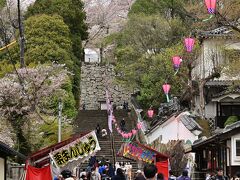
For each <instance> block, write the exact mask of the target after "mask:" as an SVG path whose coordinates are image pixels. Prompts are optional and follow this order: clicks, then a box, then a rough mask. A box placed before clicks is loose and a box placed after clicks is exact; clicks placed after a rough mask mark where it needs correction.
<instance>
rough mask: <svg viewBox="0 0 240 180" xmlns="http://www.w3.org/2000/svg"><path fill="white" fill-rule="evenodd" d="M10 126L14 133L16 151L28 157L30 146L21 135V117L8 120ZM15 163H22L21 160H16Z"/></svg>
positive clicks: (22, 122) (22, 134)
mask: <svg viewBox="0 0 240 180" xmlns="http://www.w3.org/2000/svg"><path fill="white" fill-rule="evenodd" d="M9 121H10V123H11V126H12V128H13V130H14V132H15V133H16V137H17V150H18V151H19V152H20V153H22V154H24V155H26V156H28V155H29V153H30V152H31V147H30V144H29V142H28V140H27V138H26V137H25V136H24V133H23V129H22V127H23V124H24V121H23V117H22V116H14V117H12V118H11V119H9ZM17 162H19V163H23V161H22V160H21V159H17Z"/></svg>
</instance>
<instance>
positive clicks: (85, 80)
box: [80, 63, 132, 110]
mask: <svg viewBox="0 0 240 180" xmlns="http://www.w3.org/2000/svg"><path fill="white" fill-rule="evenodd" d="M115 76H116V74H115V72H114V66H113V65H109V66H106V65H100V64H97V63H93V64H89V63H82V67H81V85H80V88H81V98H80V109H83V106H85V108H86V110H97V109H100V102H104V101H106V85H107V84H108V87H109V94H110V95H111V101H113V104H114V105H116V106H117V107H119V108H121V107H120V106H121V105H123V102H124V101H125V102H128V103H130V97H131V93H132V92H130V91H129V90H127V89H126V88H125V87H123V85H120V84H116V82H115V80H114V77H115Z"/></svg>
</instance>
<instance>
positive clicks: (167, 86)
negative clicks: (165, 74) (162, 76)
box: [163, 83, 171, 94]
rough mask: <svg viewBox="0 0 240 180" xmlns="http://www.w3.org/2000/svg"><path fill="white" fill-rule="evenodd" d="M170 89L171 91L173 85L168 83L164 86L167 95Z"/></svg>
mask: <svg viewBox="0 0 240 180" xmlns="http://www.w3.org/2000/svg"><path fill="white" fill-rule="evenodd" d="M170 89H171V85H170V84H167V83H166V84H164V85H163V91H164V93H165V94H168V93H169V91H170Z"/></svg>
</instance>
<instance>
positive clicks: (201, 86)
mask: <svg viewBox="0 0 240 180" xmlns="http://www.w3.org/2000/svg"><path fill="white" fill-rule="evenodd" d="M205 84H206V80H205V79H203V80H200V82H199V96H200V99H199V101H200V102H199V104H200V116H201V118H202V119H204V117H205V111H204V110H205V98H204V86H205Z"/></svg>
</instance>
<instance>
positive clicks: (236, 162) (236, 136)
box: [231, 133, 240, 166]
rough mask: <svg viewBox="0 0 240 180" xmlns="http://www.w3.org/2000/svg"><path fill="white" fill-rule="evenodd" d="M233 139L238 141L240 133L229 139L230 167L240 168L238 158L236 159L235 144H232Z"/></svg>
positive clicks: (239, 159)
mask: <svg viewBox="0 0 240 180" xmlns="http://www.w3.org/2000/svg"><path fill="white" fill-rule="evenodd" d="M235 139H238V140H240V133H239V134H236V135H234V136H232V137H231V152H232V154H231V165H232V166H240V157H236V151H235V143H234V140H235Z"/></svg>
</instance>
